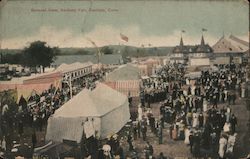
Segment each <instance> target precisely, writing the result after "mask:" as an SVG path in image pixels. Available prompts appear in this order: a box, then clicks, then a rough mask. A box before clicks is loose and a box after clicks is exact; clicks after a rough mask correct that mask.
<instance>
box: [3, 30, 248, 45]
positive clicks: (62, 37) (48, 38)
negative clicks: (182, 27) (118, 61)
mask: <svg viewBox="0 0 250 159" xmlns="http://www.w3.org/2000/svg"><path fill="white" fill-rule="evenodd" d="M120 33H122V34H124V35H126V36H128V38H129V41H128V42H124V41H122V40H121V38H120ZM204 36H205V41H206V42H207V43H209V44H210V45H213V44H214V43H215V42H216V41H217V40H218V37H214V36H211V35H210V34H208V33H204ZM88 38H89V39H91V40H92V41H94V42H95V43H96V45H98V46H104V45H109V44H111V45H118V44H119V43H120V44H124V45H131V46H141V45H142V44H143V45H145V46H148V44H151V46H175V45H178V44H179V41H180V31H177V30H175V31H173V32H172V33H171V34H170V35H166V36H164V35H162V36H148V35H145V34H143V33H142V32H140V28H139V27H138V26H136V25H134V26H133V25H131V26H128V27H124V28H121V29H117V28H114V27H112V26H110V25H97V26H96V27H95V28H93V30H92V31H91V32H88V33H85V34H83V33H74V32H73V31H72V30H70V29H63V30H58V29H56V28H55V27H50V26H43V27H41V28H40V30H39V31H38V33H37V34H36V35H33V36H28V37H21V38H11V39H2V41H1V46H2V48H19V49H22V48H24V47H26V46H29V44H30V43H31V42H33V41H36V40H41V41H45V42H47V43H48V45H50V46H59V47H93V45H92V44H91V42H90V41H89V40H87V39H88ZM240 38H242V39H244V40H247V39H248V35H246V36H240ZM183 40H184V44H190V45H192V44H198V43H200V40H201V37H200V36H193V35H190V34H188V33H185V34H183Z"/></svg>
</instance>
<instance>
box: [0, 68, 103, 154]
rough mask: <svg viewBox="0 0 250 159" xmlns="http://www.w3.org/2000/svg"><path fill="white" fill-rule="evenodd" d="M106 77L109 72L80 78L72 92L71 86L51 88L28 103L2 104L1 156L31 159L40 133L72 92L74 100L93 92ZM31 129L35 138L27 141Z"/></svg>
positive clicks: (9, 102) (74, 84) (31, 98)
mask: <svg viewBox="0 0 250 159" xmlns="http://www.w3.org/2000/svg"><path fill="white" fill-rule="evenodd" d="M104 75H105V71H103V70H100V71H98V72H95V73H93V74H90V75H87V76H85V77H83V78H79V79H77V80H75V81H73V82H72V89H70V88H69V85H63V86H62V88H61V89H58V88H56V87H55V86H51V87H50V88H49V89H48V90H45V91H43V92H42V93H41V94H37V93H36V92H32V94H31V96H30V97H29V98H28V99H25V98H24V97H23V96H21V97H20V99H19V101H18V103H15V102H13V101H1V104H2V105H3V106H2V109H1V121H0V124H1V130H0V148H1V149H0V150H1V153H3V154H5V155H7V156H8V155H9V156H16V155H24V157H28V158H30V157H31V156H32V150H33V149H34V147H36V146H37V142H38V141H37V135H36V132H39V131H40V132H41V131H43V130H45V128H46V125H47V120H48V118H49V117H50V116H51V115H52V114H53V113H54V112H55V110H56V109H58V108H59V107H60V106H62V105H63V104H64V103H66V102H67V101H68V100H69V99H70V98H71V92H70V91H71V90H72V95H73V96H74V95H76V94H77V93H78V92H80V91H81V90H82V89H84V88H86V89H91V90H92V89H94V88H95V81H97V80H101V79H102V77H103V76H104ZM29 128H30V129H31V134H30V136H28V137H27V136H25V135H24V129H29ZM28 138H29V139H28ZM29 141H31V143H29ZM21 143H22V144H21ZM17 146H18V147H19V149H21V148H20V146H22V147H24V146H25V147H26V149H30V150H31V151H30V152H27V151H25V152H20V150H19V151H17V148H16V147H17ZM27 146H28V147H27ZM13 150H14V151H13Z"/></svg>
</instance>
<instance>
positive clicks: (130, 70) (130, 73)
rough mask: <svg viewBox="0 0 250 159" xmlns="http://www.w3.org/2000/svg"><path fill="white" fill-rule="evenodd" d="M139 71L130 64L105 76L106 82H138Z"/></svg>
mask: <svg viewBox="0 0 250 159" xmlns="http://www.w3.org/2000/svg"><path fill="white" fill-rule="evenodd" d="M139 79H140V70H139V68H138V67H136V66H133V65H131V64H126V65H122V66H120V67H118V68H117V69H115V70H114V71H113V72H111V73H109V74H108V75H107V76H106V80H107V81H122V80H139Z"/></svg>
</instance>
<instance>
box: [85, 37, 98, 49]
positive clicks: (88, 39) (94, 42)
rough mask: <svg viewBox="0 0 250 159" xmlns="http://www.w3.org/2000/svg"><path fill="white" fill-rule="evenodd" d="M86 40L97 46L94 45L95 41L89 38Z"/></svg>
mask: <svg viewBox="0 0 250 159" xmlns="http://www.w3.org/2000/svg"><path fill="white" fill-rule="evenodd" d="M87 40H88V41H89V42H91V44H92V45H93V46H94V47H98V46H97V45H96V43H95V42H94V41H92V40H91V39H90V38H87Z"/></svg>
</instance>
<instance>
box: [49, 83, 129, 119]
mask: <svg viewBox="0 0 250 159" xmlns="http://www.w3.org/2000/svg"><path fill="white" fill-rule="evenodd" d="M126 100H127V97H126V96H125V95H123V94H121V93H120V92H118V91H116V90H114V89H112V88H110V87H108V86H107V85H105V84H102V83H98V84H97V86H96V88H95V89H94V90H92V91H90V90H88V89H84V90H82V91H81V92H80V93H78V94H77V95H76V96H75V97H73V98H72V99H71V100H69V101H68V102H67V103H65V104H64V105H63V106H62V107H60V108H59V109H58V110H56V112H55V114H54V117H88V116H103V115H105V114H106V113H108V112H110V111H111V110H113V109H115V108H117V107H120V106H121V105H122V104H124V102H125V101H126Z"/></svg>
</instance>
